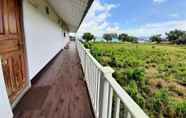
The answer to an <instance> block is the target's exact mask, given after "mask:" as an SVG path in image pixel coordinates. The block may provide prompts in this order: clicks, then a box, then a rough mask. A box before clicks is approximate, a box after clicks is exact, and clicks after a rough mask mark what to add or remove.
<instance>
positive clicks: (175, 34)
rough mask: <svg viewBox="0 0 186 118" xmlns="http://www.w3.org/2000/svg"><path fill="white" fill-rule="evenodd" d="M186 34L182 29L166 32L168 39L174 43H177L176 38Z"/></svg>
mask: <svg viewBox="0 0 186 118" xmlns="http://www.w3.org/2000/svg"><path fill="white" fill-rule="evenodd" d="M184 34H186V32H185V31H181V30H177V29H176V30H173V31H170V32H168V33H166V36H167V39H168V40H169V41H170V42H172V43H176V40H178V39H179V40H180V39H181V37H183V35H184Z"/></svg>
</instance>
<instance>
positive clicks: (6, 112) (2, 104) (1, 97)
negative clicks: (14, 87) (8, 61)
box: [0, 59, 13, 118]
mask: <svg viewBox="0 0 186 118" xmlns="http://www.w3.org/2000/svg"><path fill="white" fill-rule="evenodd" d="M0 117H2V118H12V117H13V113H12V109H11V106H10V103H9V99H8V95H7V92H6V86H5V82H4V76H3V71H2V66H1V59H0Z"/></svg>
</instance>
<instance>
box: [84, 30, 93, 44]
mask: <svg viewBox="0 0 186 118" xmlns="http://www.w3.org/2000/svg"><path fill="white" fill-rule="evenodd" d="M82 38H83V39H84V40H85V41H86V42H89V41H91V40H93V39H95V37H94V35H93V34H91V33H89V32H86V33H84V34H83V37H82Z"/></svg>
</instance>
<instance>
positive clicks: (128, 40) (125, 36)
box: [118, 33, 138, 43]
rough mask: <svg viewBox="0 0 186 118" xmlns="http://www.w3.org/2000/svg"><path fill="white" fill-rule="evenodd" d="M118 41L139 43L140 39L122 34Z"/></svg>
mask: <svg viewBox="0 0 186 118" xmlns="http://www.w3.org/2000/svg"><path fill="white" fill-rule="evenodd" d="M118 39H119V40H120V41H123V42H124V41H127V42H133V43H137V42H138V38H137V37H134V36H129V35H128V34H125V33H122V34H120V35H119V37H118Z"/></svg>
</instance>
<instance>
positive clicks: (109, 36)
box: [103, 33, 113, 42]
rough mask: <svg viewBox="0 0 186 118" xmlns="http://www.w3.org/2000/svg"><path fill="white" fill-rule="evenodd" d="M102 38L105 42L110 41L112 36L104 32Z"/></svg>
mask: <svg viewBox="0 0 186 118" xmlns="http://www.w3.org/2000/svg"><path fill="white" fill-rule="evenodd" d="M103 38H104V39H105V40H106V41H107V42H111V41H112V38H113V35H112V34H109V33H107V34H104V35H103Z"/></svg>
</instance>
